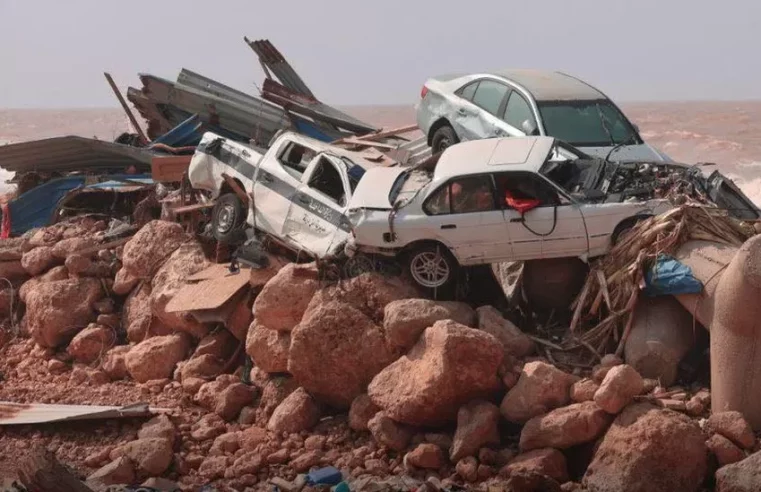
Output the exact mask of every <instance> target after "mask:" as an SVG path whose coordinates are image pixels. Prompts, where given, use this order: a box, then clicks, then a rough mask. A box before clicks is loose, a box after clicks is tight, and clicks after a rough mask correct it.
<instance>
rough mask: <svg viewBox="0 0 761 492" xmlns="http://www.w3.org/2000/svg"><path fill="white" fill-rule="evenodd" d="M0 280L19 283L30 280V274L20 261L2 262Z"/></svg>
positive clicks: (0, 264)
mask: <svg viewBox="0 0 761 492" xmlns="http://www.w3.org/2000/svg"><path fill="white" fill-rule="evenodd" d="M0 278H6V279H8V280H9V281H10V282H17V281H21V280H26V279H28V278H29V273H28V272H27V271H26V270H25V269H24V267H23V266H22V265H21V261H20V260H13V261H0Z"/></svg>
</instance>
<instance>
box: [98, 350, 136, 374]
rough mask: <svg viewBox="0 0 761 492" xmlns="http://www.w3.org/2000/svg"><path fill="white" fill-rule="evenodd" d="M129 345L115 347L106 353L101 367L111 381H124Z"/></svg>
mask: <svg viewBox="0 0 761 492" xmlns="http://www.w3.org/2000/svg"><path fill="white" fill-rule="evenodd" d="M130 349H131V347H130V346H129V345H117V346H116V347H114V348H112V349H111V350H109V351H108V352H107V353H106V357H105V358H104V359H103V364H101V367H102V369H103V372H105V373H106V374H107V375H108V377H109V378H111V380H112V381H117V380H119V379H124V378H126V377H127V375H128V374H129V372H128V371H127V353H128V352H129V351H130Z"/></svg>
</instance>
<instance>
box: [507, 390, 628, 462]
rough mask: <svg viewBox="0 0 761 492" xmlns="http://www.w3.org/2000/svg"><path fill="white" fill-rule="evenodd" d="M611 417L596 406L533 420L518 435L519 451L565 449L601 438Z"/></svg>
mask: <svg viewBox="0 0 761 492" xmlns="http://www.w3.org/2000/svg"><path fill="white" fill-rule="evenodd" d="M612 421H613V417H612V416H611V415H609V414H608V413H607V412H605V410H603V409H601V408H600V407H598V406H597V404H596V403H595V402H592V401H588V402H585V403H575V404H573V405H569V406H567V407H562V408H557V409H555V410H553V411H551V412H550V413H547V414H544V415H539V416H537V417H534V418H532V419H531V420H529V421H528V422H526V425H524V426H523V430H522V431H521V440H520V448H521V451H531V450H532V449H540V448H556V449H567V448H570V447H572V446H576V445H578V444H584V443H587V442H590V441H593V440H595V439H597V438H598V437H600V436H601V435H602V433H603V432H605V429H607V428H608V426H609V425H610V423H611V422H612Z"/></svg>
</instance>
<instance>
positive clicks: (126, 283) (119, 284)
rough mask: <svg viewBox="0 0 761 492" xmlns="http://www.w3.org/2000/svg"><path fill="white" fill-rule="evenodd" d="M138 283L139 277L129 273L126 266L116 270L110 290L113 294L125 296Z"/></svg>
mask: <svg viewBox="0 0 761 492" xmlns="http://www.w3.org/2000/svg"><path fill="white" fill-rule="evenodd" d="M139 283H140V278H139V277H137V276H136V275H135V274H133V273H131V272H130V271H129V270H127V269H126V268H123V267H122V268H120V269H119V271H118V272H116V276H115V277H114V286H113V287H112V290H113V291H114V294H116V295H118V296H126V295H127V294H129V293H130V292H131V291H132V289H134V288H135V286H136V285H137V284H139Z"/></svg>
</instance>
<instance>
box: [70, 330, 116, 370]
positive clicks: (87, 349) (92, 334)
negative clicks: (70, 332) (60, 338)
mask: <svg viewBox="0 0 761 492" xmlns="http://www.w3.org/2000/svg"><path fill="white" fill-rule="evenodd" d="M115 342H116V334H115V333H114V331H113V330H111V329H110V328H105V327H103V326H100V325H96V324H90V325H89V326H88V327H87V328H85V329H84V330H82V331H80V332H79V333H77V335H76V336H74V338H73V339H72V340H71V342H70V343H69V348H68V349H67V351H68V352H69V355H71V356H72V357H73V358H74V360H76V361H77V362H82V363H84V364H90V363H91V362H95V361H96V360H98V359H100V358H102V357H104V356H105V355H106V352H107V351H108V349H110V348H111V347H112V346H113V345H114V343H115Z"/></svg>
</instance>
